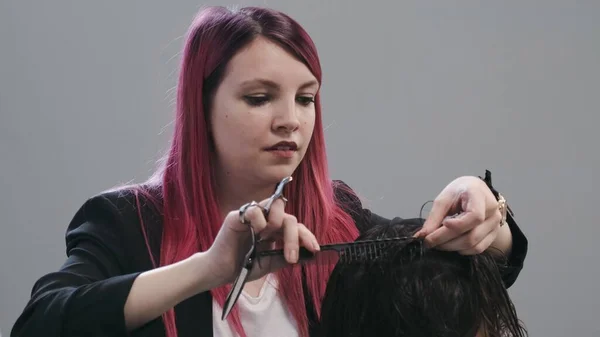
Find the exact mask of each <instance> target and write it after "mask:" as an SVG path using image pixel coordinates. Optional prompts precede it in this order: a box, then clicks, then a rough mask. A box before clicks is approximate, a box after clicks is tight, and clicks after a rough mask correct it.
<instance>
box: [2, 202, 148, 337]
mask: <svg viewBox="0 0 600 337" xmlns="http://www.w3.org/2000/svg"><path fill="white" fill-rule="evenodd" d="M129 227H132V226H131V224H129ZM124 228H125V224H123V223H122V222H121V221H120V219H119V216H118V209H117V208H116V207H115V205H114V204H113V203H112V202H110V201H109V199H107V198H106V197H105V196H102V195H100V196H96V197H94V198H91V199H89V200H88V201H87V202H86V203H85V204H84V205H83V206H82V207H81V208H80V209H79V210H78V212H77V213H76V215H75V216H74V218H73V220H72V221H71V223H70V225H69V227H68V229H67V233H66V252H67V259H66V261H65V262H64V264H63V265H62V267H61V268H60V269H59V270H58V271H55V272H51V273H49V274H46V275H44V276H43V277H41V278H40V279H38V280H37V282H36V283H35V285H34V286H33V289H32V292H31V298H30V300H29V302H28V303H27V305H26V307H25V309H24V311H23V312H22V313H21V315H20V316H19V317H18V319H17V321H16V323H15V324H14V326H13V329H12V331H11V336H14V337H21V336H22V337H29V336H31V337H33V336H46V337H59V336H61V337H69V336H127V335H128V334H127V331H126V327H125V318H124V305H125V301H126V299H127V297H128V295H129V291H130V289H131V286H132V284H133V282H134V280H135V279H136V277H137V276H138V275H139V272H133V273H126V272H125V271H126V270H127V269H128V267H127V263H128V262H127V259H126V256H127V254H128V251H127V248H126V247H127V243H126V241H127V234H126V233H125V232H126V230H125V229H124Z"/></svg>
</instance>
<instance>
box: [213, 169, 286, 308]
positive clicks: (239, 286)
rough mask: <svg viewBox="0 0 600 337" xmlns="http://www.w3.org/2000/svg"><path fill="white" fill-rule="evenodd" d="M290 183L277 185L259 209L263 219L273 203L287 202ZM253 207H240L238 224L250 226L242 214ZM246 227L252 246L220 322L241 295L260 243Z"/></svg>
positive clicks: (252, 229) (253, 203)
mask: <svg viewBox="0 0 600 337" xmlns="http://www.w3.org/2000/svg"><path fill="white" fill-rule="evenodd" d="M290 181H292V177H285V178H283V179H282V180H281V181H280V182H279V183H278V184H277V187H275V193H273V195H271V197H270V198H269V199H268V201H267V204H266V205H265V206H264V207H261V208H262V210H263V214H264V215H265V218H267V217H268V216H269V211H270V210H271V206H272V205H273V202H275V200H277V199H279V198H281V199H283V201H287V200H286V199H285V197H284V196H283V188H284V187H285V185H287V184H288V183H289V182H290ZM253 206H258V207H260V206H259V205H258V204H257V203H256V202H255V201H253V202H250V203H247V204H245V205H243V206H242V207H240V222H241V223H243V224H248V225H250V223H249V222H248V221H246V219H245V218H244V214H245V212H246V210H248V208H250V207H253ZM248 227H250V234H251V237H252V245H251V246H250V249H249V250H248V252H247V253H246V255H245V256H244V263H243V265H242V269H241V270H240V273H239V275H238V276H237V278H236V279H235V281H234V282H233V286H232V287H231V291H229V294H228V295H227V298H226V299H225V304H224V306H223V314H222V315H221V320H224V319H225V318H227V316H228V315H229V313H230V312H231V309H233V306H234V305H235V303H236V302H237V300H238V298H239V297H240V294H241V293H242V290H243V289H244V285H245V284H246V281H247V280H248V275H249V274H250V271H251V270H252V267H253V266H254V261H255V260H256V257H257V256H256V243H257V242H259V241H260V238H259V237H258V236H257V235H256V234H255V233H254V228H252V226H248Z"/></svg>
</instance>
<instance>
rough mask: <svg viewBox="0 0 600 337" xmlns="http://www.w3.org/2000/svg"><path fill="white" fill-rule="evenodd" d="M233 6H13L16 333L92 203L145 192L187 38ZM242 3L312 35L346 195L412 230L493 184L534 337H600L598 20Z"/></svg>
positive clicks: (7, 298)
mask: <svg viewBox="0 0 600 337" xmlns="http://www.w3.org/2000/svg"><path fill="white" fill-rule="evenodd" d="M219 3H220V4H229V3H227V2H217V1H211V2H199V1H182V0H179V1H169V2H167V1H161V2H159V1H155V2H147V1H115V0H113V1H107V0H105V1H57V0H54V1H24V0H19V1H17V0H2V1H1V2H0V163H1V164H0V173H1V175H0V188H1V192H2V193H1V194H0V214H1V216H2V220H1V223H2V225H1V226H2V227H1V228H2V231H1V234H0V270H1V271H2V274H1V275H2V277H1V283H0V331H2V332H3V333H4V335H8V332H9V330H10V329H11V328H12V324H13V323H14V320H15V319H16V317H17V315H18V314H19V313H20V312H21V310H22V309H23V307H24V305H25V303H26V301H27V299H28V296H29V291H30V289H31V286H32V285H33V283H34V281H35V280H36V279H37V278H38V277H40V276H41V275H42V274H44V273H46V272H50V271H52V270H55V269H56V268H58V267H59V266H60V264H61V263H62V261H63V259H64V258H65V249H64V231H65V229H66V226H67V223H68V222H69V220H70V219H71V217H72V215H73V214H74V212H75V211H76V209H77V208H78V207H79V206H80V205H81V204H82V203H83V202H84V201H85V199H86V198H88V197H90V196H92V195H94V194H96V193H98V192H100V191H102V190H104V189H107V188H110V187H112V186H114V185H116V184H119V183H122V182H128V181H142V180H143V179H144V178H146V177H147V176H148V175H149V174H150V172H151V170H152V169H153V167H154V163H155V160H156V159H157V158H158V156H159V154H160V153H161V151H162V150H164V149H165V148H166V146H167V143H168V140H169V136H170V135H171V128H170V122H171V119H172V109H173V105H172V102H173V93H174V92H173V90H172V89H173V87H174V85H175V79H176V73H177V66H178V61H179V57H178V52H179V50H180V47H181V43H182V40H181V36H182V35H183V34H184V33H185V31H186V29H187V26H188V24H189V23H190V21H191V19H192V17H193V15H194V14H195V12H196V10H197V9H198V8H199V6H200V5H202V4H219ZM236 3H237V4H241V5H246V4H259V5H268V6H272V7H274V8H277V9H281V10H284V11H286V12H287V13H289V14H291V15H292V16H293V17H295V18H296V19H297V20H298V21H299V22H300V23H301V24H303V25H304V26H305V27H306V29H307V30H308V31H309V33H310V34H311V35H312V36H313V38H314V40H315V42H316V44H317V47H318V48H319V52H320V55H321V58H322V64H323V67H324V86H323V101H324V102H323V104H324V113H325V116H324V118H325V122H326V123H325V124H326V125H328V128H327V131H326V135H327V141H328V153H329V159H330V165H331V171H332V175H333V176H334V178H338V179H344V180H345V181H346V182H347V183H349V184H350V185H351V186H352V187H354V188H355V189H356V190H357V191H358V192H359V193H361V194H362V195H363V196H364V197H365V198H367V199H368V205H369V206H370V207H371V208H372V209H374V210H375V211H378V212H380V213H381V214H383V215H387V216H393V215H400V216H406V217H407V216H416V215H418V209H419V207H420V205H421V204H422V203H423V202H424V201H426V200H428V199H432V198H433V197H435V195H436V194H437V193H438V192H439V191H440V190H441V189H442V188H443V187H444V186H445V185H446V184H447V183H449V182H450V181H451V180H452V179H453V178H455V177H457V176H460V175H465V174H476V175H480V174H483V172H484V170H485V169H486V168H489V169H491V170H492V172H493V173H494V182H495V184H496V186H497V187H498V188H499V189H500V190H501V191H502V192H504V194H505V195H506V197H507V198H508V200H509V201H510V202H511V204H512V207H513V209H514V210H515V212H516V216H517V217H518V221H519V223H520V225H521V226H522V228H523V230H524V231H525V233H526V234H527V235H528V237H529V239H530V251H529V257H528V259H527V261H526V266H525V269H524V271H523V273H522V274H521V277H520V279H519V280H518V282H517V283H516V284H515V285H514V287H513V288H512V289H511V291H510V293H511V295H512V296H513V299H514V302H515V305H516V307H517V309H518V312H519V314H520V316H521V318H522V319H523V320H524V321H525V323H526V325H527V327H528V329H529V331H530V333H531V335H532V336H546V337H548V336H598V335H599V333H600V328H598V325H597V322H598V318H599V316H598V312H599V305H598V303H599V302H600V296H599V295H598V291H597V286H598V278H597V274H598V272H597V269H598V262H597V259H596V257H597V255H598V253H597V248H596V242H597V239H598V234H599V233H600V232H599V230H598V225H599V224H598V219H599V218H598V205H599V204H600V198H599V197H598V192H597V191H595V190H597V188H598V181H597V179H596V177H594V174H595V173H596V172H598V171H599V170H600V163H599V151H598V148H597V146H598V144H599V140H600V136H599V135H598V133H597V131H596V130H597V126H598V120H599V118H598V117H596V116H595V114H597V113H598V111H599V108H600V101H599V97H600V66H599V64H598V60H600V38H599V34H600V11H599V9H600V3H599V2H596V1H587V2H584V1H582V2H578V4H577V5H575V4H572V2H569V1H564V2H559V1H537V2H526V1H518V2H491V1H487V2H469V1H464V2H462V1H461V2H458V1H457V2H454V1H439V2H424V1H420V2H401V3H397V4H392V2H391V1H381V2H379V3H377V2H375V1H370V4H367V2H366V1H364V2H356V1H355V2H349V1H341V0H340V1H254V2H251V1H238V2H236ZM567 3H568V4H567ZM358 158H360V159H358Z"/></svg>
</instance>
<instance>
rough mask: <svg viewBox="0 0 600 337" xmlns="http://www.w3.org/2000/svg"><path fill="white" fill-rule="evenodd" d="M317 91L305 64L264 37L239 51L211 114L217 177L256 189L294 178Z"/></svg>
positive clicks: (312, 118) (309, 133)
mask: <svg viewBox="0 0 600 337" xmlns="http://www.w3.org/2000/svg"><path fill="white" fill-rule="evenodd" d="M318 90H319V85H318V82H317V79H316V78H315V77H314V76H313V74H312V73H311V72H310V70H309V69H308V68H307V67H306V66H305V65H304V64H303V63H302V62H300V61H299V60H297V59H296V58H294V57H293V56H292V55H291V54H289V53H288V52H287V51H286V50H284V49H283V48H281V47H279V46H278V45H277V44H275V43H273V42H271V41H269V40H267V39H265V38H262V37H259V38H257V39H255V40H254V41H253V42H252V43H251V44H249V45H248V46H247V47H245V48H244V49H242V50H241V51H240V52H238V53H237V54H236V55H235V56H234V57H233V58H232V59H231V60H230V62H229V64H228V65H227V67H226V70H225V73H224V77H223V79H222V81H221V83H220V85H219V87H218V88H217V90H216V92H215V96H214V98H213V103H212V107H211V112H210V113H211V114H210V120H211V129H212V134H213V138H214V143H215V146H216V152H217V153H216V155H217V165H218V167H217V174H218V175H219V176H220V177H224V176H228V177H230V178H235V179H236V180H238V179H244V180H246V182H249V183H252V184H267V183H268V184H275V183H277V182H278V181H279V180H281V179H283V178H284V177H286V176H289V175H291V174H292V172H294V170H295V169H296V168H297V167H298V165H299V164H300V161H301V160H302V158H303V157H304V155H305V153H306V149H307V147H308V144H309V142H310V140H311V137H312V133H313V128H314V125H315V105H314V98H315V95H316V94H317V91H318ZM282 142H283V143H282ZM277 144H279V145H277Z"/></svg>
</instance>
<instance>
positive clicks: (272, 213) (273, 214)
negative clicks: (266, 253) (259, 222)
mask: <svg viewBox="0 0 600 337" xmlns="http://www.w3.org/2000/svg"><path fill="white" fill-rule="evenodd" d="M263 202H264V204H263V203H262V202H261V206H265V205H266V204H267V202H268V199H266V200H264V201H263ZM284 209H285V203H284V202H283V200H281V199H277V200H275V201H274V202H273V203H272V204H271V209H270V210H269V214H268V215H267V229H266V230H265V232H264V236H265V237H271V236H272V234H273V233H274V232H277V231H278V230H279V229H280V228H281V225H282V223H283V218H284V217H285V215H286V213H285V210H284Z"/></svg>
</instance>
